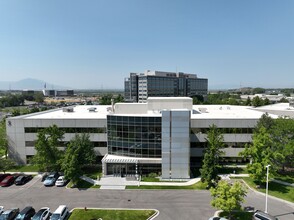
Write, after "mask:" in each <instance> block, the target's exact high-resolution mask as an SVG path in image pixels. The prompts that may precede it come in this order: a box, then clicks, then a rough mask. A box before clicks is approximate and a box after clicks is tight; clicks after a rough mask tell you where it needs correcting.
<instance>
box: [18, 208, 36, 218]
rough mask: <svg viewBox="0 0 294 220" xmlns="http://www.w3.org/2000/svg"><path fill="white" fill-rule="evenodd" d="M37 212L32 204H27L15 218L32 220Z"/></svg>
mask: <svg viewBox="0 0 294 220" xmlns="http://www.w3.org/2000/svg"><path fill="white" fill-rule="evenodd" d="M35 213H36V211H35V209H34V208H33V207H32V206H27V207H25V208H24V209H23V210H21V212H20V213H19V214H18V215H17V216H16V218H15V219H14V220H30V219H31V218H32V217H33V216H34V214H35Z"/></svg>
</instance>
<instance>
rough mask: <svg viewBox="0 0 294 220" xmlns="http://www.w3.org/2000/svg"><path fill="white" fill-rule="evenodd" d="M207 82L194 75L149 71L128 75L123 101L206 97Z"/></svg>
mask: <svg viewBox="0 0 294 220" xmlns="http://www.w3.org/2000/svg"><path fill="white" fill-rule="evenodd" d="M207 89H208V80H207V79H204V78H198V77H197V75H196V74H187V73H181V72H179V73H173V72H162V71H150V70H147V71H145V73H141V74H137V73H130V77H129V78H126V79H125V100H126V101H127V102H146V101H147V98H148V97H183V96H186V97H193V96H196V95H200V96H204V97H206V96H207Z"/></svg>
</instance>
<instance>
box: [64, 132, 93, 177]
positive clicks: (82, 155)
mask: <svg viewBox="0 0 294 220" xmlns="http://www.w3.org/2000/svg"><path fill="white" fill-rule="evenodd" d="M94 161H95V152H94V146H93V144H92V143H91V141H90V136H89V134H84V133H83V134H81V135H78V134H77V135H75V137H74V138H73V139H72V140H71V141H70V143H69V144H68V147H67V148H66V151H65V157H64V160H63V163H62V170H63V171H64V175H65V177H66V178H67V179H71V180H72V182H73V183H76V182H77V181H78V179H79V177H80V176H81V175H82V168H83V167H84V166H85V165H88V164H92V163H93V162H94Z"/></svg>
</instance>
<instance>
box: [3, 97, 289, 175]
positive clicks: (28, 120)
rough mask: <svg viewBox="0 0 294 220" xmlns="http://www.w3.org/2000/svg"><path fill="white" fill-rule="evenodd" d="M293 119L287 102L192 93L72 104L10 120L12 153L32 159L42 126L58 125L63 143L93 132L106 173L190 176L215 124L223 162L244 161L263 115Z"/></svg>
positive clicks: (24, 160)
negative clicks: (221, 100)
mask: <svg viewBox="0 0 294 220" xmlns="http://www.w3.org/2000/svg"><path fill="white" fill-rule="evenodd" d="M265 112H268V113H270V116H271V117H273V118H277V117H278V116H281V115H288V116H290V117H294V108H293V107H291V106H289V103H287V104H286V103H283V104H276V105H272V106H265V107H260V108H252V107H250V106H230V105H192V99H191V98H188V97H166V98H157V97H154V98H148V100H147V102H146V103H116V104H115V105H114V106H101V105H97V106H84V105H81V106H74V107H68V108H62V109H54V110H49V111H44V112H38V113H33V114H28V115H22V116H17V117H11V118H7V120H6V129H7V136H8V142H9V156H10V157H11V158H13V159H15V160H16V161H17V162H18V163H20V164H26V163H29V161H30V159H31V157H32V156H33V155H34V154H35V153H36V151H35V148H34V146H35V143H36V140H37V132H38V130H39V129H43V128H46V127H49V126H51V125H54V124H55V125H57V126H58V127H59V128H60V129H63V130H64V132H65V135H64V139H63V140H62V142H61V143H60V147H61V148H62V147H63V146H65V144H66V143H67V142H69V141H70V140H71V139H72V138H73V137H74V135H75V134H76V133H89V134H90V140H91V141H92V143H93V145H94V147H95V151H96V154H97V157H98V158H99V159H100V160H101V161H102V167H103V173H104V174H105V175H106V174H107V175H109V174H111V175H112V174H114V175H116V174H118V175H135V174H144V173H149V172H161V174H162V177H163V178H173V179H176V178H181V179H184V178H189V177H190V174H189V173H190V168H191V167H193V166H200V164H201V160H202V157H203V151H204V150H205V148H206V147H207V142H206V137H207V131H208V130H209V127H210V126H211V125H213V124H214V125H216V126H217V127H218V128H219V129H220V130H221V132H222V133H223V136H224V142H225V146H226V148H225V149H224V151H225V155H224V156H223V158H222V160H223V162H230V161H231V162H233V163H238V162H242V160H243V159H242V158H240V157H239V152H241V151H242V150H243V149H244V146H245V144H246V143H250V142H251V141H252V137H251V136H252V133H253V128H254V127H255V125H256V123H257V122H258V120H259V119H260V117H261V116H262V115H263V114H264V113H265Z"/></svg>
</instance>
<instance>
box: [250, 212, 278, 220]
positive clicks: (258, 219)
mask: <svg viewBox="0 0 294 220" xmlns="http://www.w3.org/2000/svg"><path fill="white" fill-rule="evenodd" d="M252 219H253V220H278V219H277V218H276V217H274V216H272V215H270V214H268V213H265V212H263V211H260V210H256V211H255V212H254V214H253V216H252Z"/></svg>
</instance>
